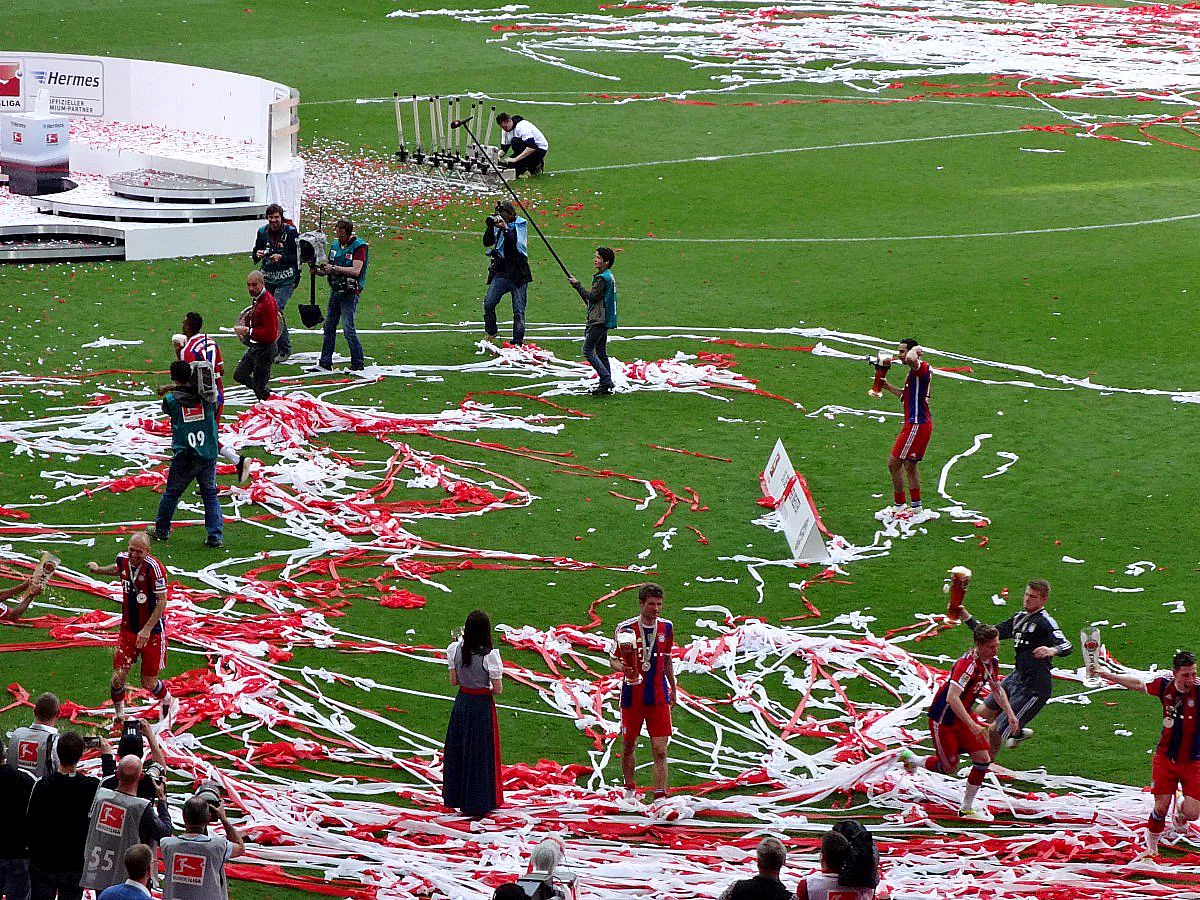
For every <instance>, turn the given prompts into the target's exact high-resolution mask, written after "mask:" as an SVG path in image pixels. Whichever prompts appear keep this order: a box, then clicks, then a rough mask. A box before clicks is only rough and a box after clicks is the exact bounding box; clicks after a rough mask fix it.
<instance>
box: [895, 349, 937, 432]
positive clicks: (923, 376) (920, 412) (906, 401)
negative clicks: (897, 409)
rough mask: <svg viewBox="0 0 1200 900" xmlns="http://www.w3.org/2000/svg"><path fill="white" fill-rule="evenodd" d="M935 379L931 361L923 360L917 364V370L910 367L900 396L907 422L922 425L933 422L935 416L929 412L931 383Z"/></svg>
mask: <svg viewBox="0 0 1200 900" xmlns="http://www.w3.org/2000/svg"><path fill="white" fill-rule="evenodd" d="M931 381H933V375H932V373H931V371H930V368H929V363H927V362H925V360H921V362H920V363H918V364H917V368H916V371H914V370H912V369H909V370H908V377H907V378H905V379H904V391H903V394H902V396H901V398H900V402H901V404H902V405H903V407H904V421H905V423H906V424H911V425H920V424H921V423H923V422H932V421H933V416H931V415H930V413H929V385H930V382H931Z"/></svg>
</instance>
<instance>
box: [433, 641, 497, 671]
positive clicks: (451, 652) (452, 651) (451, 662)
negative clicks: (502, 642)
mask: <svg viewBox="0 0 1200 900" xmlns="http://www.w3.org/2000/svg"><path fill="white" fill-rule="evenodd" d="M461 663H462V641H461V640H458V641H455V642H454V643H453V644H451V645H450V646H449V647H447V648H446V668H448V669H450V670H452V671H453V670H455V669H457V668H458V667H459V665H460V664H461ZM483 670H484V671H485V672H487V676H488V678H490V679H492V681H497V680H499V679H500V678H501V677H503V675H504V663H503V662H501V660H500V651H499V650H492V651H491V652H490V653H488V654H487V656H485V657H484V658H483Z"/></svg>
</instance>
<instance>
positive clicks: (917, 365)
mask: <svg viewBox="0 0 1200 900" xmlns="http://www.w3.org/2000/svg"><path fill="white" fill-rule="evenodd" d="M896 358H897V360H898V361H899V362H901V363H903V364H904V365H906V366H908V368H909V372H908V377H907V378H905V379H904V389H903V390H901V389H900V388H897V387H893V386H892V385H891V384H889V383H888V382H886V381H885V382H884V383H883V387H884V389H885V390H886V391H888V392H889V393H892V394H895V395H896V396H897V397H899V398H900V405H901V406H903V407H904V427H902V428H901V429H900V434H899V435H897V437H896V442H895V443H894V444H892V453H891V456H889V457H888V472H890V473H891V476H892V499H893V500H894V501H895V504H896V507H897V511H900V510H901V509H902V508H903V506H904V499H905V493H904V484H905V480H907V482H908V508H909V510H911V511H912V512H913V513H919V512H920V511H921V475H920V473H919V472H918V471H917V464H918V463H920V462H921V460H922V459H924V457H925V448H926V447H927V446H929V436H930V435H931V434H933V416H932V415H931V414H930V412H929V383H930V381H932V373H931V371H930V368H929V363H927V362H925V360H923V359H921V348H920V347H919V346H918V345H917V341H916V338H905V339H904V340H902V341H901V342H900V347H899V349H898V350H897V351H896Z"/></svg>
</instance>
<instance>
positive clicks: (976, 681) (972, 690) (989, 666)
mask: <svg viewBox="0 0 1200 900" xmlns="http://www.w3.org/2000/svg"><path fill="white" fill-rule="evenodd" d="M989 679H992V680H995V681H999V680H1000V662H999V660H997V659H996V658H995V657H992V658H991V659H989V660H988V661H987V662H984V661H983V660H981V659H980V658H979V654H978V653H977V652H976V651H975V649H974V648H972V649H971V650H970V651H968V652H967V653H964V654H963V655H962V656H960V657H959V658H958V660H957V661H956V662H955V663H954V668H952V669H951V670H950V677H949V678H947V679H946V680H945V681H944V682H943V683H942V686H941V687H940V688H938V692H937V694H936V696H934V698H933V703H932V704H931V705H930V707H929V720H930V721H931V722H940V723H941V724H943V725H951V724H953V723H955V722H957V721H958V716H956V715H955V714H954V710H953V709H951V708H950V701H949V695H950V685H952V684H957V685H958V686H959V687H960V688H961V689H962V704H963V707H964V708H965V709H967V710H968V711H969V710H970V709H971V706H972V705H973V704H974V703H975V701H976V700H978V699H979V693H980V691H982V690H983V686H984V684H986V683H987V682H988V680H989Z"/></svg>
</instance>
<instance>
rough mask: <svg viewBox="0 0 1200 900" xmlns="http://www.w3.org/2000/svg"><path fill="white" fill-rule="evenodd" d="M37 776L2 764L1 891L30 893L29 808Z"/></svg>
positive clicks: (16, 899)
mask: <svg viewBox="0 0 1200 900" xmlns="http://www.w3.org/2000/svg"><path fill="white" fill-rule="evenodd" d="M33 786H34V779H33V776H32V775H31V774H29V772H27V771H25V770H24V769H18V768H15V767H14V766H0V894H3V895H4V896H5V897H7V898H9V900H27V898H28V897H29V843H28V837H29V827H28V824H27V821H26V816H25V810H26V809H27V808H28V806H29V794H30V792H31V791H32V790H33Z"/></svg>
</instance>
